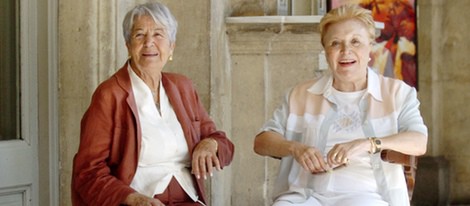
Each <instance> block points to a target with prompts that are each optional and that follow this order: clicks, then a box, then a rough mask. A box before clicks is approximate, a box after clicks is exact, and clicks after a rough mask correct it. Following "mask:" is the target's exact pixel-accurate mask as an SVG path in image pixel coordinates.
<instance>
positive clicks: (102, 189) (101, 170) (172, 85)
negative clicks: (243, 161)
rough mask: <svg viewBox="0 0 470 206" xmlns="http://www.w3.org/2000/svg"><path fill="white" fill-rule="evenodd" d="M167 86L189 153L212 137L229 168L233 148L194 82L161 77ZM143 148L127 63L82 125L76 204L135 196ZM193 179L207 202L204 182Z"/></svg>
mask: <svg viewBox="0 0 470 206" xmlns="http://www.w3.org/2000/svg"><path fill="white" fill-rule="evenodd" d="M162 84H163V86H164V88H165V91H166V93H167V95H168V98H169V100H170V103H171V105H172V106H173V109H174V110H175V113H176V116H177V118H178V120H179V122H180V124H181V126H182V127H183V132H184V136H185V138H186V142H187V143H188V149H189V151H190V153H192V151H193V149H194V148H195V146H196V144H197V143H198V142H199V141H201V140H202V139H204V138H208V137H212V138H214V139H215V140H216V141H217V142H218V158H219V160H220V164H221V166H227V165H228V164H229V163H230V162H231V161H232V159H233V153H234V146H233V143H232V142H231V141H230V140H229V139H228V138H227V136H226V135H225V133H224V132H222V131H218V130H216V127H215V124H214V122H213V121H212V120H211V119H210V117H209V115H208V114H207V112H206V110H205V109H204V107H203V106H202V104H201V102H200V101H199V98H198V95H197V93H196V91H195V89H194V87H193V85H192V82H191V81H190V80H189V79H188V78H186V77H184V76H183V75H179V74H172V73H162ZM140 144H141V128H140V125H139V116H138V113H137V108H136V103H135V99H134V94H133V92H132V86H131V81H130V77H129V74H128V71H127V63H126V64H125V65H124V66H123V67H122V68H121V69H120V70H119V71H117V72H116V73H115V74H114V75H113V76H111V77H110V78H109V79H107V80H106V81H104V82H103V83H101V84H100V85H99V86H98V88H97V89H96V91H95V92H94V94H93V97H92V100H91V103H90V106H89V108H88V110H87V111H86V112H85V114H84V116H83V118H82V120H81V130H80V146H79V149H78V152H77V154H76V155H75V157H74V161H73V174H72V203H73V205H74V206H77V205H99V206H103V205H119V204H120V203H121V202H122V201H124V199H125V198H126V197H127V195H129V194H130V193H133V192H135V191H134V190H133V189H132V188H131V187H129V185H130V183H131V181H132V179H133V177H134V174H135V171H136V169H137V162H138V156H139V152H140ZM190 156H192V155H191V154H190ZM194 180H195V181H196V182H197V184H196V191H197V192H198V195H199V197H200V198H201V199H202V201H203V202H205V192H204V180H203V179H202V178H201V179H200V180H196V178H194Z"/></svg>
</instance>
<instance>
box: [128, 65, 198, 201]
mask: <svg viewBox="0 0 470 206" xmlns="http://www.w3.org/2000/svg"><path fill="white" fill-rule="evenodd" d="M128 71H129V76H130V79H131V84H132V90H133V92H134V96H135V101H136V105H137V110H138V114H139V119H138V121H139V122H140V125H141V129H142V144H141V150H140V154H139V161H138V166H137V171H136V174H135V176H134V179H133V180H132V182H131V185H130V186H131V187H132V188H133V189H135V190H136V191H137V192H139V193H141V194H144V195H147V196H149V197H153V196H155V195H157V194H161V193H163V192H164V191H165V189H166V188H167V186H168V184H169V183H170V181H171V178H172V177H175V179H176V180H177V181H178V183H179V184H180V185H181V187H182V188H183V189H184V191H185V192H186V193H187V194H188V195H189V197H191V199H192V200H194V201H197V199H198V197H197V193H196V190H195V186H194V182H193V179H192V177H191V172H190V170H189V167H190V164H191V159H190V157H189V151H188V144H187V142H186V139H185V137H184V134H183V129H182V128H181V125H180V123H179V122H178V119H177V117H176V114H175V111H174V110H173V107H172V106H171V104H170V102H169V100H168V96H167V95H166V92H165V89H164V88H163V85H162V84H161V81H160V87H159V88H160V111H161V114H160V112H159V111H158V109H157V107H156V105H155V102H154V99H153V95H152V92H151V90H150V88H149V87H148V86H147V85H146V84H145V82H144V81H143V80H142V79H141V78H139V77H138V76H137V74H136V73H135V72H134V71H133V70H132V69H131V67H130V66H128Z"/></svg>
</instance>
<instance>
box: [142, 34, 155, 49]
mask: <svg viewBox="0 0 470 206" xmlns="http://www.w3.org/2000/svg"><path fill="white" fill-rule="evenodd" d="M153 43H154V39H153V38H152V35H149V34H147V35H145V39H144V46H146V47H151V46H153Z"/></svg>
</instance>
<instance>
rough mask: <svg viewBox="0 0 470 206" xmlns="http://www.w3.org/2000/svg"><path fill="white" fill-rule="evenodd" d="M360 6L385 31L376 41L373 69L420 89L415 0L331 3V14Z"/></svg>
mask: <svg viewBox="0 0 470 206" xmlns="http://www.w3.org/2000/svg"><path fill="white" fill-rule="evenodd" d="M345 3H356V4H359V5H360V6H361V7H363V8H366V9H369V10H371V11H372V15H373V17H374V20H375V21H377V22H382V23H383V24H384V28H383V29H382V30H381V31H380V35H379V36H378V37H377V39H376V44H375V45H374V48H373V52H372V54H371V61H370V62H369V66H371V67H373V68H374V69H376V70H378V71H379V72H380V73H382V74H384V75H385V76H389V77H394V78H398V79H401V80H403V81H404V82H406V83H407V84H409V85H411V86H413V87H416V88H417V86H418V81H417V78H418V67H417V65H418V64H417V63H418V62H417V32H416V1H415V0H328V10H330V9H331V8H336V7H338V6H340V5H342V4H345Z"/></svg>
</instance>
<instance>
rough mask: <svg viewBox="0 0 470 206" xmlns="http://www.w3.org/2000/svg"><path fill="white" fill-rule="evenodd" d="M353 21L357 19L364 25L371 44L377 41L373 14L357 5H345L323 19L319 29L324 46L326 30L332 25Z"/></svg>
mask: <svg viewBox="0 0 470 206" xmlns="http://www.w3.org/2000/svg"><path fill="white" fill-rule="evenodd" d="M351 19H356V20H359V21H360V22H362V23H364V25H365V26H366V28H367V31H368V33H369V37H370V40H371V42H373V41H374V40H375V23H374V19H373V18H372V12H371V11H370V10H367V9H364V8H362V7H360V6H358V5H357V4H345V5H342V6H340V7H338V8H335V9H332V10H331V11H329V12H328V13H327V14H326V15H325V16H324V17H323V18H322V19H321V21H320V25H319V28H320V35H321V43H322V45H323V38H324V36H325V33H326V30H327V29H328V27H329V26H330V25H332V24H335V23H338V22H340V21H345V20H351Z"/></svg>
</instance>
